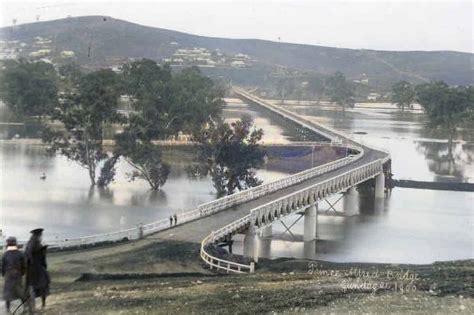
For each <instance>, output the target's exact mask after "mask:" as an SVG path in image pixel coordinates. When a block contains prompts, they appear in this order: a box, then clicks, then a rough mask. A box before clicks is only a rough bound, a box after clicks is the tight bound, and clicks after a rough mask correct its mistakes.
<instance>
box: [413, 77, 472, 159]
mask: <svg viewBox="0 0 474 315" xmlns="http://www.w3.org/2000/svg"><path fill="white" fill-rule="evenodd" d="M416 99H417V101H418V103H420V105H422V106H423V108H424V109H425V112H426V114H427V116H428V126H429V127H430V128H434V129H437V128H440V129H443V130H446V131H447V133H448V155H449V156H451V155H452V144H453V139H454V137H455V135H456V133H457V130H458V128H459V127H460V126H462V125H463V124H466V123H468V122H471V123H472V122H473V121H474V87H472V86H467V87H466V86H457V87H450V86H448V85H447V84H446V83H445V82H442V81H436V82H431V83H425V84H420V85H418V86H417V87H416Z"/></svg>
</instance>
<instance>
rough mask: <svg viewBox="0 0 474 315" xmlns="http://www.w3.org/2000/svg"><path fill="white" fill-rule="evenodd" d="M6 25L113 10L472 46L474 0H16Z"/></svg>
mask: <svg viewBox="0 0 474 315" xmlns="http://www.w3.org/2000/svg"><path fill="white" fill-rule="evenodd" d="M0 8H1V21H0V24H1V25H2V26H6V25H11V24H12V20H13V19H14V18H15V19H17V24H22V23H29V22H34V21H36V18H37V16H39V20H40V21H45V20H52V19H58V18H65V17H66V16H68V15H70V16H81V15H108V16H112V17H115V18H119V19H123V20H127V21H131V22H135V23H139V24H143V25H148V26H155V27H161V28H167V29H173V30H178V31H183V32H188V33H193V34H198V35H205V36H217V37H229V38H259V39H268V40H274V41H278V40H279V38H280V40H281V41H284V42H292V43H304V44H315V45H323V46H334V47H347V48H368V49H383V50H456V51H465V52H473V46H474V40H473V38H474V36H473V1H466V0H446V1H437V0H431V1H428V0H398V1H395V0H393V1H383V0H378V1H373V0H372V1H371V0H365V1H359V0H346V1H329V0H323V1H315V0H313V1H301V0H293V1H282V0H280V1H267V0H254V1H230V0H218V1H217V0H210V1H209V0H208V1H199V0H195V1H193V0H187V1H184V0H183V1H181V0H174V1H170V0H168V1H163V0H155V1H140V0H139V1H133V2H132V1H117V0H114V1H100V2H99V1H90V0H82V1H80V2H77V1H68V0H62V1H28V2H24V1H18V0H15V1H11V0H2V2H1V4H0Z"/></svg>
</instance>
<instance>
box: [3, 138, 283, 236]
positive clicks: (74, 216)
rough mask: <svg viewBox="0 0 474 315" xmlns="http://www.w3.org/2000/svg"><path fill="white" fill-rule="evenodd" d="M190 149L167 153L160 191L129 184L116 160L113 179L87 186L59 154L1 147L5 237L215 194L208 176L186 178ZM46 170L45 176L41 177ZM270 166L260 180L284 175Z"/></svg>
mask: <svg viewBox="0 0 474 315" xmlns="http://www.w3.org/2000/svg"><path fill="white" fill-rule="evenodd" d="M188 155H189V153H186V152H182V151H179V150H177V151H172V152H167V153H165V158H166V159H168V162H169V163H170V164H171V173H170V176H169V179H168V181H167V183H166V185H165V186H164V187H163V189H162V190H161V191H157V192H154V191H150V190H149V187H148V186H147V184H146V183H145V182H141V181H137V182H132V183H131V182H129V181H128V180H127V177H126V176H125V174H126V173H127V172H130V168H129V166H128V164H127V163H125V162H119V164H118V168H117V177H116V181H115V182H114V183H113V184H112V185H110V187H109V188H106V189H103V188H90V185H89V181H88V178H87V172H85V171H84V169H82V168H81V167H80V166H78V165H77V164H75V163H72V162H70V161H68V160H66V159H65V158H63V157H60V156H56V157H48V156H46V155H45V148H44V147H43V146H38V145H9V144H5V145H0V160H1V167H2V174H1V181H0V191H1V194H0V205H1V213H0V214H1V217H0V219H1V222H0V224H1V227H2V229H3V230H4V231H5V232H6V233H8V234H9V235H17V236H18V237H20V238H26V237H27V236H28V231H29V230H31V229H33V228H35V227H37V226H42V227H44V228H46V235H45V237H46V238H55V237H56V236H61V237H77V236H84V235H91V234H97V233H103V232H110V231H115V230H117V229H122V228H124V227H132V226H135V225H136V224H138V223H147V222H152V221H156V220H159V219H163V218H167V217H168V216H169V215H171V214H173V213H181V212H185V211H189V210H191V209H193V208H195V207H196V206H197V205H199V204H202V203H205V202H208V201H211V200H213V199H214V198H215V195H214V188H213V186H212V183H211V181H210V180H209V179H201V180H195V179H192V180H191V179H189V178H188V176H187V173H186V171H185V168H186V167H187V166H188V165H189V163H190V161H191V159H190V158H189V156H188ZM43 172H45V173H46V175H47V178H46V179H45V180H42V179H40V175H41V174H42V173H43ZM286 175H287V173H286V172H285V171H279V170H278V167H277V166H272V167H271V168H269V169H268V170H267V171H265V170H262V171H259V172H258V176H259V177H260V178H262V179H263V180H264V181H267V182H268V181H272V180H275V179H278V178H281V177H284V176H286Z"/></svg>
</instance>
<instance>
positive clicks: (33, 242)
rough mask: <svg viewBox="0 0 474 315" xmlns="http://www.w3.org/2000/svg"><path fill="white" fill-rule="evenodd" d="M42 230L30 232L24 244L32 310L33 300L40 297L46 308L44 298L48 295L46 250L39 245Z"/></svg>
mask: <svg viewBox="0 0 474 315" xmlns="http://www.w3.org/2000/svg"><path fill="white" fill-rule="evenodd" d="M42 236H43V229H34V230H32V231H31V237H30V240H29V241H28V243H27V244H26V248H25V254H26V258H27V268H26V269H27V270H26V283H27V286H28V291H29V293H30V304H31V307H32V308H33V309H34V306H35V298H36V297H41V300H42V306H43V307H45V306H46V297H47V296H48V294H49V274H48V271H47V264H46V248H47V246H43V245H42V244H41V240H42Z"/></svg>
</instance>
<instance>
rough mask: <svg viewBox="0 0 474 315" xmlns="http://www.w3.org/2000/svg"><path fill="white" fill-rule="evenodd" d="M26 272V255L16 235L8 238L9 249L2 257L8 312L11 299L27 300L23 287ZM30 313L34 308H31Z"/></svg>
mask: <svg viewBox="0 0 474 315" xmlns="http://www.w3.org/2000/svg"><path fill="white" fill-rule="evenodd" d="M25 273H26V257H25V255H24V254H23V253H22V252H21V251H20V250H19V249H18V244H17V241H16V238H15V237H12V236H11V237H9V238H8V239H7V250H6V252H5V254H4V255H3V257H2V276H3V277H4V278H5V283H4V285H3V299H4V300H5V307H6V309H7V313H10V305H11V301H14V300H21V302H22V304H24V303H25V302H26V297H27V295H26V294H25V293H26V292H25V288H24V287H23V277H24V275H25ZM29 311H30V314H32V313H33V310H32V309H30V310H29Z"/></svg>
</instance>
